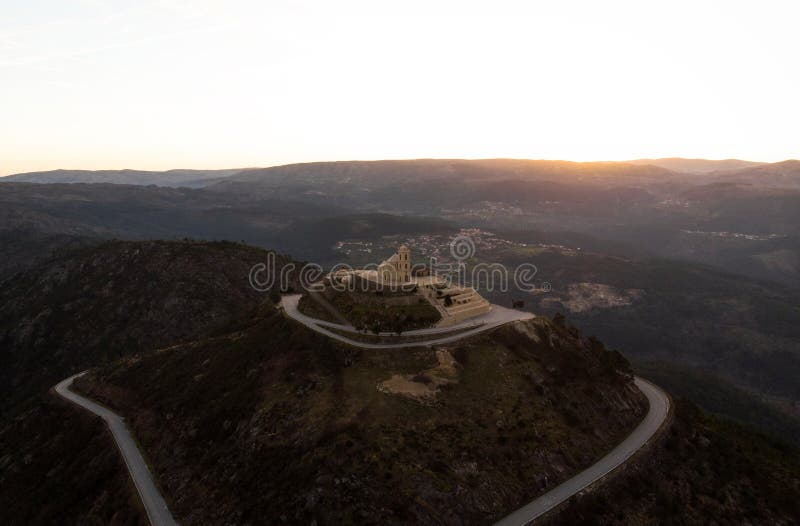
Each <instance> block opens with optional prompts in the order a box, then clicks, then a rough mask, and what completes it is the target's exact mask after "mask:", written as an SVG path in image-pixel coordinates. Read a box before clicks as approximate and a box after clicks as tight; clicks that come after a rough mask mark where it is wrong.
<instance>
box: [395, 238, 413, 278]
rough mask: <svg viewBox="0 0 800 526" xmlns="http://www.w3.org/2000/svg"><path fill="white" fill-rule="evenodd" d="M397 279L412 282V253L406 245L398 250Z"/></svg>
mask: <svg viewBox="0 0 800 526" xmlns="http://www.w3.org/2000/svg"><path fill="white" fill-rule="evenodd" d="M397 277H398V278H399V280H400V281H411V251H410V250H408V247H407V246H405V245H400V248H398V249H397Z"/></svg>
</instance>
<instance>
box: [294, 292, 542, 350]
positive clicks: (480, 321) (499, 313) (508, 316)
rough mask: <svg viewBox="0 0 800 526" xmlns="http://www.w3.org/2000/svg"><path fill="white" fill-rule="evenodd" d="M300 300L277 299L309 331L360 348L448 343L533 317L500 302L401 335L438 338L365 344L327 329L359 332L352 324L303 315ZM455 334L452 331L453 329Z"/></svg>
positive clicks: (403, 347) (391, 334)
mask: <svg viewBox="0 0 800 526" xmlns="http://www.w3.org/2000/svg"><path fill="white" fill-rule="evenodd" d="M299 302H300V294H291V295H286V296H284V297H283V298H282V299H281V303H280V305H281V307H283V310H284V312H285V313H286V315H287V316H289V317H290V318H292V319H293V320H295V321H297V322H300V323H302V324H303V325H305V326H306V327H308V328H309V329H311V330H312V331H316V332H318V333H320V334H324V335H325V336H328V337H329V338H333V339H334V340H338V341H340V342H342V343H347V344H349V345H354V346H356V347H361V348H363V349H405V348H408V347H430V346H431V345H440V344H444V343H452V342H454V341H458V340H460V339H462V338H467V337H469V336H474V335H475V334H478V333H481V332H484V331H488V330H489V329H494V328H495V327H499V326H501V325H505V324H506V323H509V322H512V321H520V320H530V319H533V318H535V317H536V316H535V315H534V314H532V313H530V312H524V311H520V310H514V309H507V308H505V307H501V306H500V305H492V310H490V311H489V312H487V313H486V314H484V315H482V316H478V317H475V318H471V319H469V320H467V321H465V322H463V323H459V324H456V325H450V326H448V327H431V328H429V329H416V330H413V331H406V332H404V333H403V336H436V335H437V334H447V336H442V337H440V338H435V337H434V338H431V339H429V340H422V341H416V342H406V343H366V342H361V341H357V340H354V339H352V338H348V337H347V336H344V335H342V334H339V333H336V332H333V331H330V330H328V329H337V330H339V331H343V332H349V333H352V334H360V333H359V332H358V330H357V329H356V328H355V327H353V326H352V325H343V324H341V323H334V322H331V321H324V320H319V319H317V318H312V317H311V316H306V315H305V314H303V313H302V312H300V311H299V310H298V309H297V304H298V303H299ZM456 331H461V332H458V333H457V334H452V333H453V332H456ZM393 335H394V333H389V332H385V333H380V336H393Z"/></svg>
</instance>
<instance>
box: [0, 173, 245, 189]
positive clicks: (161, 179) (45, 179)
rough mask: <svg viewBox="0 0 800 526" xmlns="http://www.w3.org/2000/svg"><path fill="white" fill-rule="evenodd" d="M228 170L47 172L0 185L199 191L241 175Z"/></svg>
mask: <svg viewBox="0 0 800 526" xmlns="http://www.w3.org/2000/svg"><path fill="white" fill-rule="evenodd" d="M241 171H242V170H241V169H228V170H166V171H163V172H157V171H146V170H49V171H45V172H26V173H21V174H15V175H9V176H7V177H2V178H0V182H26V183H114V184H136V185H145V186H146V185H150V184H154V185H157V186H173V187H175V186H186V187H189V188H200V187H203V186H208V185H209V184H213V183H214V182H217V181H219V180H221V179H224V178H225V177H229V176H231V175H234V174H236V173H239V172H241Z"/></svg>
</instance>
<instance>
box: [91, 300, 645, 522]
mask: <svg viewBox="0 0 800 526" xmlns="http://www.w3.org/2000/svg"><path fill="white" fill-rule="evenodd" d="M527 327H528V329H527V330H530V331H534V334H536V335H537V337H539V338H542V339H543V342H548V343H535V342H534V341H533V340H532V339H531V338H530V337H529V336H527V335H525V334H523V333H521V332H519V331H518V330H517V329H515V328H512V327H505V328H502V329H500V330H497V331H495V332H494V333H492V334H491V335H490V336H484V337H480V338H477V339H475V340H472V341H471V342H469V343H465V344H463V345H459V346H458V347H457V348H450V350H451V351H452V353H453V355H454V356H455V358H456V359H457V361H458V363H459V366H458V368H459V373H458V375H457V376H458V380H457V382H456V383H452V384H449V385H445V386H443V387H441V390H440V392H439V394H438V395H437V397H436V398H435V400H432V401H431V400H427V401H419V400H413V399H409V398H406V397H404V396H400V395H398V394H390V393H386V392H381V391H380V390H379V389H378V386H379V384H381V383H382V382H383V381H384V380H387V379H389V378H390V377H391V376H392V375H393V374H407V375H409V377H412V378H415V379H418V381H420V382H426V381H428V380H426V379H425V375H424V374H421V372H422V371H425V370H428V369H429V368H431V367H433V366H434V365H435V364H436V363H437V362H436V357H435V352H434V351H433V350H430V349H420V350H413V351H412V350H409V351H397V352H385V351H384V352H369V351H355V350H352V349H348V348H344V347H340V346H338V345H335V344H333V343H332V342H331V341H329V340H327V339H325V338H324V337H321V336H319V335H316V334H314V333H311V332H309V331H308V330H306V329H305V328H303V327H301V326H298V325H296V324H294V323H292V322H291V321H289V320H287V319H285V318H283V317H282V316H280V315H278V314H277V313H273V312H270V311H269V310H266V311H264V312H262V314H261V315H260V316H257V317H256V318H254V319H253V325H252V326H251V327H250V328H248V329H246V330H243V331H239V332H235V333H232V334H229V335H227V336H223V337H219V338H215V339H207V340H204V341H201V342H197V343H194V344H188V345H184V346H179V347H176V348H173V349H170V350H167V351H163V352H157V353H152V352H151V353H145V354H143V355H142V356H140V357H137V358H135V359H129V360H126V361H123V362H120V363H118V364H116V365H114V366H110V367H108V368H105V369H103V370H101V371H100V372H98V373H97V374H96V375H95V376H94V378H89V379H87V380H86V382H85V383H83V384H82V386H81V388H82V389H85V390H87V391H88V392H89V393H90V394H91V395H92V396H94V397H97V398H99V399H101V400H104V401H106V402H107V403H109V404H110V405H111V406H113V407H115V408H117V409H118V410H119V411H121V412H122V413H123V414H125V415H126V416H127V418H128V421H129V422H130V423H131V424H132V426H133V428H134V431H135V433H136V435H137V437H139V440H140V441H141V443H142V444H143V446H144V448H145V450H146V451H147V453H148V455H150V458H151V459H152V460H153V463H154V466H155V470H156V472H157V474H158V477H159V480H160V481H161V482H162V484H163V486H164V487H165V488H166V491H167V494H168V495H170V496H171V497H172V498H173V499H175V500H174V503H173V507H174V511H175V513H176V514H177V516H178V518H179V519H180V520H181V521H182V522H183V523H185V524H199V523H203V524H219V523H227V522H231V521H233V522H236V523H243V522H253V523H265V522H269V521H270V520H271V519H270V518H275V517H281V516H284V517H285V518H286V520H288V521H289V522H310V521H312V520H316V521H317V522H318V523H320V524H325V523H342V522H357V523H376V524H377V523H380V524H386V523H406V522H414V523H423V524H434V523H438V522H439V521H441V520H443V521H446V522H459V521H466V522H470V523H487V522H490V521H491V520H492V519H495V518H497V517H499V516H501V515H503V514H504V513H506V512H507V511H509V510H510V509H513V508H514V507H515V506H518V505H519V504H521V503H523V502H524V501H526V500H527V499H529V498H530V497H532V496H533V495H536V494H538V493H540V492H541V491H543V490H544V489H545V488H547V487H551V486H553V485H554V484H555V483H556V482H557V481H558V480H560V479H563V478H565V477H566V476H568V474H569V473H571V472H574V471H576V470H578V469H580V467H582V466H585V465H587V464H589V463H591V462H592V461H593V460H594V459H596V458H597V457H599V456H601V454H602V453H603V452H605V451H606V450H608V449H610V448H611V447H613V446H614V445H615V444H616V443H617V442H619V441H620V440H621V439H622V437H623V436H624V435H626V434H627V433H628V432H629V431H630V429H632V427H633V426H634V425H635V424H636V423H637V422H638V420H639V419H640V418H641V415H642V413H643V411H644V408H643V406H642V402H643V400H642V398H641V395H640V394H638V392H636V391H634V390H632V389H631V386H630V383H629V380H626V379H625V378H624V377H623V376H621V375H619V374H618V373H616V369H617V368H618V367H625V364H624V363H623V362H621V361H620V358H619V356H618V355H616V354H613V353H609V352H607V351H605V350H603V348H602V347H601V346H599V345H598V344H597V343H596V342H594V343H589V342H583V341H581V340H579V339H576V337H575V335H574V334H573V333H571V332H570V331H569V330H567V329H565V328H561V327H556V326H554V325H552V324H550V323H548V322H546V321H544V320H541V321H537V322H529V324H528V326H527ZM551 338H552V344H550V343H549V342H550V341H551Z"/></svg>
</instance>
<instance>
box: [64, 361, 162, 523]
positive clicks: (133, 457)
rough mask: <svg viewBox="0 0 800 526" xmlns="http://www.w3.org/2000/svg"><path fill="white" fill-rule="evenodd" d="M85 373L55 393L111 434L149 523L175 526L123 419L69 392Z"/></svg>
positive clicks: (68, 379) (71, 378)
mask: <svg viewBox="0 0 800 526" xmlns="http://www.w3.org/2000/svg"><path fill="white" fill-rule="evenodd" d="M84 374H86V371H84V372H82V373H79V374H76V375H73V376H70V377H69V378H67V379H66V380H63V381H61V382H59V383H58V384H57V385H56V386H55V391H56V393H58V394H59V396H61V397H63V398H66V399H67V400H69V401H70V402H73V403H74V404H77V405H79V406H81V407H83V408H84V409H86V410H88V411H91V412H92V413H94V414H96V415H97V416H99V417H100V418H102V419H103V420H105V422H106V424H107V425H108V428H109V429H110V430H111V434H112V435H113V436H114V441H115V442H116V443H117V447H118V448H119V451H120V453H122V458H124V459H125V464H126V465H127V466H128V472H129V473H130V474H131V478H132V479H133V483H134V485H136V490H137V491H138V492H139V497H140V498H141V500H142V504H143V505H144V509H145V511H147V518H148V519H150V524H152V525H153V526H162V525H163V526H173V525H177V523H176V522H175V519H173V518H172V514H171V513H170V512H169V508H167V503H166V502H165V501H164V498H163V497H162V496H161V493H159V491H158V488H156V485H155V482H154V481H153V477H152V475H151V474H150V470H149V469H148V468H147V464H146V463H145V461H144V458H143V457H142V454H141V453H140V452H139V448H138V447H137V446H136V442H135V441H134V440H133V436H132V435H131V434H130V432H129V431H128V428H127V427H126V426H125V421H124V419H123V418H122V417H121V416H119V415H117V414H116V413H114V412H112V411H110V410H108V409H106V408H105V407H103V406H101V405H100V404H97V403H95V402H93V401H91V400H89V399H88V398H85V397H83V396H81V395H79V394H77V393H75V392H73V391H72V390H70V386H71V385H72V382H73V381H74V380H75V378H78V377H79V376H83V375H84Z"/></svg>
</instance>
